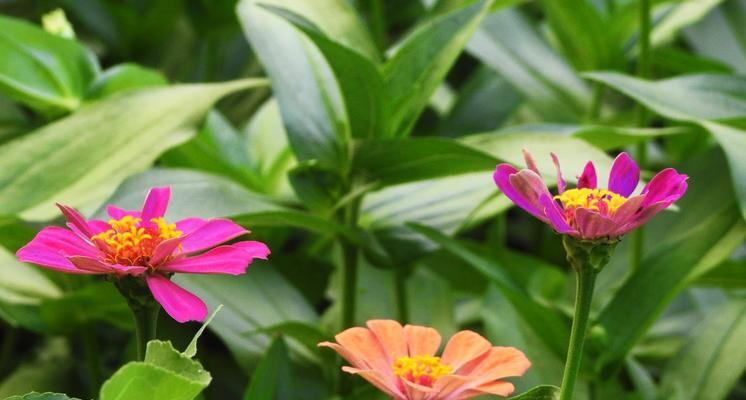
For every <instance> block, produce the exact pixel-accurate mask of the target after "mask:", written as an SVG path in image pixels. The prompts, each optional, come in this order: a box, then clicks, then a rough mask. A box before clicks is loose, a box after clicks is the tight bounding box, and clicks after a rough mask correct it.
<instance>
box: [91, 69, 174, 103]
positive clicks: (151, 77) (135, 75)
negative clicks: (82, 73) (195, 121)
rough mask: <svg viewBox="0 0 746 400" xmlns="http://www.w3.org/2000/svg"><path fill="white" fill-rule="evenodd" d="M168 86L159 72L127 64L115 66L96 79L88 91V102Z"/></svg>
mask: <svg viewBox="0 0 746 400" xmlns="http://www.w3.org/2000/svg"><path fill="white" fill-rule="evenodd" d="M166 85H168V80H167V79H166V78H165V77H164V76H163V75H162V74H161V73H160V72H158V71H156V70H152V69H149V68H145V67H141V66H139V65H137V64H131V63H125V64H119V65H116V66H113V67H111V68H109V69H107V70H106V71H104V72H103V73H101V75H99V76H98V78H96V80H95V81H94V82H93V83H92V85H91V87H90V89H88V92H87V95H86V97H87V98H86V100H92V99H99V98H102V97H106V96H111V95H112V94H114V93H116V92H121V91H123V90H130V89H137V88H146V87H157V86H166Z"/></svg>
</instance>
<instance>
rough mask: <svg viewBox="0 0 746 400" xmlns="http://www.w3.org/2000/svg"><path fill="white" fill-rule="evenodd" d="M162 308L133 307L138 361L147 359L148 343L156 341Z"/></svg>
mask: <svg viewBox="0 0 746 400" xmlns="http://www.w3.org/2000/svg"><path fill="white" fill-rule="evenodd" d="M160 309H161V307H160V305H159V306H155V305H153V306H150V307H133V308H132V315H133V316H134V317H135V338H136V340H137V360H138V361H142V360H144V359H145V350H146V349H147V347H148V342H149V341H151V340H153V339H155V337H156V336H155V333H156V326H157V325H158V311H160Z"/></svg>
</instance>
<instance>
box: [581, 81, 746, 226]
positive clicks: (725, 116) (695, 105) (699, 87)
mask: <svg viewBox="0 0 746 400" xmlns="http://www.w3.org/2000/svg"><path fill="white" fill-rule="evenodd" d="M586 76H587V77H589V78H591V79H594V80H597V81H601V82H603V83H605V84H607V85H609V86H611V87H613V88H616V89H617V90H619V91H621V92H622V93H624V94H626V95H628V96H630V97H632V98H634V99H635V100H637V101H639V102H641V103H643V104H644V105H645V106H647V107H649V108H650V109H652V110H653V111H655V112H657V113H659V114H661V115H663V116H664V117H667V118H670V119H674V120H679V121H685V122H691V123H695V124H698V125H701V126H702V127H703V128H705V129H706V130H708V131H709V132H710V133H711V134H712V135H713V136H714V137H715V139H716V140H717V141H718V142H719V143H720V146H721V147H722V149H723V151H724V152H725V154H726V157H727V158H728V163H729V164H730V172H731V178H732V179H733V186H734V188H735V190H736V193H737V195H738V199H739V206H740V208H741V214H742V215H743V217H744V218H746V158H744V157H743V155H742V151H741V149H744V148H746V130H744V128H743V125H742V124H739V121H738V120H743V119H744V118H746V78H743V77H741V76H736V75H704V74H703V75H688V76H682V77H677V78H671V79H665V80H661V81H646V80H642V79H637V78H633V77H630V76H626V75H622V74H617V73H611V72H595V73H589V74H586ZM728 123H735V124H736V126H731V125H728Z"/></svg>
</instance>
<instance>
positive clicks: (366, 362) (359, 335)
mask: <svg viewBox="0 0 746 400" xmlns="http://www.w3.org/2000/svg"><path fill="white" fill-rule="evenodd" d="M335 338H336V339H337V343H339V344H340V346H342V347H344V348H345V349H346V350H347V351H349V352H350V353H352V354H354V355H355V357H357V358H358V359H359V360H361V361H362V363H359V364H358V365H356V366H357V367H358V368H362V369H374V370H376V371H379V372H381V373H383V374H384V375H386V376H389V375H391V374H392V373H391V365H389V363H388V361H387V360H386V355H385V354H384V353H383V349H382V348H381V343H380V342H379V341H378V339H377V338H376V335H374V334H373V332H371V331H370V330H368V329H365V328H360V327H355V328H350V329H347V330H345V331H343V332H342V333H340V334H338V335H337V336H335Z"/></svg>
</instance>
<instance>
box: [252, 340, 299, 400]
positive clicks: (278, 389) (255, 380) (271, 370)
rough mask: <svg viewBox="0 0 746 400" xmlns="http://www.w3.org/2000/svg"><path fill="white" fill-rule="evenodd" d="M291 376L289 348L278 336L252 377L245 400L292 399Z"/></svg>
mask: <svg viewBox="0 0 746 400" xmlns="http://www.w3.org/2000/svg"><path fill="white" fill-rule="evenodd" d="M291 376H292V375H291V370H290V358H289V356H288V348H287V346H286V345H285V341H284V340H283V339H282V336H277V337H276V338H275V339H274V340H273V341H272V344H270V346H269V348H268V349H267V352H266V353H265V354H264V358H262V361H261V362H259V365H258V366H257V368H256V370H255V371H254V373H253V374H252V375H251V381H250V382H249V387H248V388H247V390H246V393H245V394H244V400H274V399H289V398H291V397H292V392H293V383H292V379H291Z"/></svg>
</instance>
